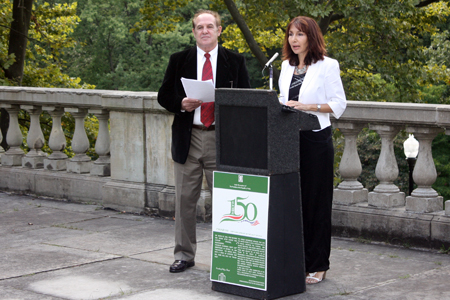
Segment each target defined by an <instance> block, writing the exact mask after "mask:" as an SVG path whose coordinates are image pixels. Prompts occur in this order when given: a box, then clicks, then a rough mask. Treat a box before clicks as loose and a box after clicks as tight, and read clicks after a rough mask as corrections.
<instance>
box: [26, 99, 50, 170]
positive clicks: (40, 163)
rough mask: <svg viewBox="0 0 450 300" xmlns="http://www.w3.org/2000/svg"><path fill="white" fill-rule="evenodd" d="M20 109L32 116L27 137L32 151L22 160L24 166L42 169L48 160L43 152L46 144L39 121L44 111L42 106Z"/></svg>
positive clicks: (29, 106)
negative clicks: (45, 160)
mask: <svg viewBox="0 0 450 300" xmlns="http://www.w3.org/2000/svg"><path fill="white" fill-rule="evenodd" d="M20 107H21V108H22V109H24V110H26V111H27V112H28V113H29V114H30V130H29V131H28V136H27V143H28V147H29V148H30V151H29V152H28V153H27V155H25V156H24V157H23V158H22V166H23V167H24V168H31V169H42V168H43V167H44V159H45V158H46V155H45V153H44V152H42V150H41V149H42V147H43V146H44V144H45V139H44V134H43V133H42V129H41V123H40V120H39V118H40V116H41V112H42V109H41V107H40V106H33V105H21V106H20Z"/></svg>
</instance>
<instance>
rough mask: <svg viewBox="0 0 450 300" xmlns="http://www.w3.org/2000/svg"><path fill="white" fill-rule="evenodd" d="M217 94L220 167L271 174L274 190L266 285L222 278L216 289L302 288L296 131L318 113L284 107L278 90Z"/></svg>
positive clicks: (274, 294)
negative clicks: (313, 113) (225, 280)
mask: <svg viewBox="0 0 450 300" xmlns="http://www.w3.org/2000/svg"><path fill="white" fill-rule="evenodd" d="M215 97H216V100H215V101H216V105H215V118H216V147H217V154H216V159H217V170H218V171H222V172H232V173H242V174H254V175H262V176H269V177H270V191H269V211H268V232H267V250H266V251H267V256H266V271H267V276H266V281H267V285H266V290H259V289H253V288H248V287H243V286H239V285H233V284H228V283H225V282H218V281H213V282H212V289H213V290H215V291H220V292H224V293H229V294H234V295H239V296H244V297H248V298H255V299H274V298H279V297H283V296H287V295H292V294H297V293H302V292H304V291H305V289H306V284H305V268H304V249H303V228H302V227H303V226H302V213H301V201H300V197H301V196H300V173H299V158H300V156H299V155H300V154H299V133H298V131H299V129H300V130H311V129H318V128H320V126H319V122H318V120H317V117H316V116H315V115H311V114H307V113H304V112H300V111H297V110H289V109H288V108H286V107H283V106H282V105H281V104H280V102H279V101H278V97H277V94H276V92H275V91H269V90H253V89H252V90H250V89H217V90H216V96H215ZM213 205H214V203H213Z"/></svg>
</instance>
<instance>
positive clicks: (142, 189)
mask: <svg viewBox="0 0 450 300" xmlns="http://www.w3.org/2000/svg"><path fill="white" fill-rule="evenodd" d="M0 107H1V108H5V109H6V110H7V111H8V113H9V115H10V118H9V120H10V121H9V122H10V123H9V129H8V132H7V136H6V141H7V143H8V145H9V147H10V148H9V149H8V150H7V151H4V149H2V148H1V147H0V159H1V166H0V190H4V191H14V192H22V193H30V194H36V195H42V196H48V197H53V198H57V199H65V200H68V201H81V202H91V203H98V204H101V205H103V206H105V207H110V208H113V209H117V210H121V211H128V212H142V211H147V212H151V213H152V212H153V213H158V214H160V215H165V216H173V212H174V178H173V162H172V159H171V154H170V153H171V151H170V148H171V141H170V140H171V124H172V118H173V117H172V114H170V113H168V112H167V111H166V110H165V109H163V108H162V107H161V106H160V105H159V104H158V102H157V93H154V92H123V91H103V90H72V89H49V88H26V87H0ZM21 109H22V110H24V111H26V112H27V113H28V114H29V115H30V128H29V131H28V136H27V137H26V141H27V144H28V146H29V148H30V151H29V152H28V153H24V151H23V150H22V149H21V145H22V141H23V136H22V133H21V130H20V127H19V120H18V113H19V111H20V110H21ZM44 111H46V112H48V113H49V114H50V116H51V118H52V130H51V134H50V138H49V140H48V141H45V140H44V136H43V134H42V130H41V126H40V123H39V116H40V114H41V113H42V112H44ZM64 113H70V114H71V115H72V116H73V117H74V118H75V132H74V135H73V139H72V141H71V144H72V150H73V152H74V153H75V156H74V157H72V158H68V157H67V155H66V154H65V153H64V149H65V147H66V137H65V136H64V131H63V128H62V124H61V117H62V116H63V114H64ZM87 114H93V115H95V116H96V117H97V119H98V121H99V131H98V137H97V139H96V144H95V151H96V152H97V154H98V155H99V158H98V159H97V160H95V161H92V160H91V159H90V157H88V156H87V155H86V151H87V150H88V147H89V140H88V137H87V135H86V131H85V128H84V119H85V117H86V116H87ZM108 122H109V123H108ZM332 123H333V126H334V128H339V130H340V131H341V132H342V133H343V136H344V138H345V147H344V152H343V156H342V159H341V162H340V166H339V171H340V175H341V177H342V178H343V181H342V182H341V183H340V184H339V185H338V186H337V187H336V188H335V191H334V206H333V228H334V231H335V234H339V235H343V236H355V235H356V236H369V237H373V238H375V239H385V240H389V239H394V238H396V239H401V240H406V241H410V242H411V243H415V244H420V245H424V244H425V245H427V246H430V245H432V246H440V245H439V243H443V244H447V245H449V243H450V204H449V205H447V206H448V207H446V208H445V210H444V207H443V199H442V197H441V196H439V195H438V193H437V192H436V191H435V190H434V189H433V188H432V184H433V183H434V182H435V181H436V178H437V174H436V168H435V165H434V162H433V157H432V148H431V143H432V141H433V139H434V138H435V137H436V135H437V134H439V133H440V132H443V131H445V133H446V134H450V106H449V105H429V104H411V103H383V102H359V101H349V103H348V106H347V110H346V111H345V113H344V115H343V116H342V117H341V118H340V119H339V120H335V119H333V120H332ZM108 125H109V126H108ZM108 127H109V128H108ZM363 128H369V129H371V130H374V131H375V132H377V133H378V134H379V136H380V138H381V151H380V155H379V158H378V162H377V166H376V171H375V174H376V177H377V179H378V180H379V184H378V185H377V186H376V187H375V188H374V190H373V191H368V190H367V189H366V188H364V186H363V185H362V184H361V183H360V182H358V177H359V175H360V174H361V172H362V167H361V163H360V159H359V155H358V149H357V145H356V138H357V136H358V134H359V132H360V131H361V130H362V129H363ZM402 129H405V130H406V131H407V132H409V133H413V134H414V135H415V137H416V138H417V139H418V140H419V143H420V148H419V155H418V158H417V162H416V166H415V169H414V172H413V179H414V182H415V183H416V185H417V188H416V189H415V190H414V191H413V192H412V194H411V195H410V196H408V197H405V194H404V193H403V192H401V191H400V189H399V188H398V187H397V186H396V185H395V184H394V181H395V180H396V178H397V177H398V173H399V169H398V165H397V161H396V158H395V155H394V150H393V139H394V138H395V137H396V135H397V134H398V132H399V131H400V130H402ZM1 138H2V136H1V135H0V140H1ZM45 143H48V146H49V148H50V149H51V150H52V154H50V155H47V154H45V153H44V152H42V150H41V149H42V147H43V146H44V145H45ZM205 188H206V185H205V183H204V189H203V192H202V194H201V198H200V200H199V202H198V218H199V219H200V220H208V219H209V218H210V216H211V197H210V195H209V192H207V191H206V189H205ZM447 203H448V202H447ZM408 226H410V227H411V228H409V229H408Z"/></svg>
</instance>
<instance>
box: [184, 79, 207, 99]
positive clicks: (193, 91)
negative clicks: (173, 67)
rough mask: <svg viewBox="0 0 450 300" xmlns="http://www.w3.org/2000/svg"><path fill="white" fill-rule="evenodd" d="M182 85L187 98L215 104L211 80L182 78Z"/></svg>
mask: <svg viewBox="0 0 450 300" xmlns="http://www.w3.org/2000/svg"><path fill="white" fill-rule="evenodd" d="M181 83H182V84H183V87H184V91H185V93H186V97H188V98H192V99H198V100H201V101H203V102H214V97H215V93H214V84H213V81H212V80H211V79H210V80H205V81H200V80H194V79H187V78H184V77H181Z"/></svg>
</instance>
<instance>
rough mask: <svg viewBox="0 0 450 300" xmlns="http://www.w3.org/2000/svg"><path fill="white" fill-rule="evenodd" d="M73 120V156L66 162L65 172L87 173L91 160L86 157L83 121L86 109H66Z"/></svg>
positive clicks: (86, 143) (87, 142) (86, 144)
mask: <svg viewBox="0 0 450 300" xmlns="http://www.w3.org/2000/svg"><path fill="white" fill-rule="evenodd" d="M65 111H66V112H70V113H71V114H72V116H73V117H74V118H75V132H74V133H73V138H72V150H73V152H74V153H75V156H74V157H73V158H71V159H70V160H69V161H68V162H67V172H72V173H78V174H81V173H89V172H90V171H91V158H90V157H89V156H87V155H86V151H88V149H89V139H88V137H87V134H86V130H85V128H84V119H85V118H86V115H87V112H88V111H87V109H82V108H66V109H65Z"/></svg>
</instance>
